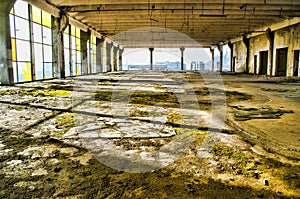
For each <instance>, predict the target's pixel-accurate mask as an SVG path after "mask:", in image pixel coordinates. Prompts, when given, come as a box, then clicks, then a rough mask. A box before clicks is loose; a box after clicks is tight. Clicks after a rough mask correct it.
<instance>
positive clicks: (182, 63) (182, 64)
mask: <svg viewBox="0 0 300 199" xmlns="http://www.w3.org/2000/svg"><path fill="white" fill-rule="evenodd" d="M184 50H185V48H184V47H181V48H180V51H181V61H180V70H184V67H183V66H184V58H183V52H184Z"/></svg>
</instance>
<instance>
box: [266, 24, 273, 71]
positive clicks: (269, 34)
mask: <svg viewBox="0 0 300 199" xmlns="http://www.w3.org/2000/svg"><path fill="white" fill-rule="evenodd" d="M266 37H267V39H268V40H269V53H268V68H269V70H268V75H270V76H272V73H273V70H272V69H273V51H274V32H272V31H271V29H270V28H268V29H267V30H266Z"/></svg>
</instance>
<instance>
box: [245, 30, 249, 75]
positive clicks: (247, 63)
mask: <svg viewBox="0 0 300 199" xmlns="http://www.w3.org/2000/svg"><path fill="white" fill-rule="evenodd" d="M243 42H244V44H245V46H246V69H245V73H247V74H248V73H249V56H250V39H249V38H247V37H246V36H244V37H243Z"/></svg>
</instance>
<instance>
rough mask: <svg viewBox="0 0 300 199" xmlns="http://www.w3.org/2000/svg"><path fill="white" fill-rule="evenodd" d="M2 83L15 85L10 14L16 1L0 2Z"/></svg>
mask: <svg viewBox="0 0 300 199" xmlns="http://www.w3.org/2000/svg"><path fill="white" fill-rule="evenodd" d="M0 3H1V6H0V26H1V28H0V83H1V84H2V85H13V84H14V74H13V68H12V57H11V56H12V47H11V39H10V24H9V12H10V10H11V8H12V7H13V5H14V3H15V0H9V1H5V0H0Z"/></svg>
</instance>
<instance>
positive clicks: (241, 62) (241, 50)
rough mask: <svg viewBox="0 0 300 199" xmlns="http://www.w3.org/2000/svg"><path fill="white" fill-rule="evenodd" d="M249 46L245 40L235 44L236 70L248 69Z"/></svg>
mask: <svg viewBox="0 0 300 199" xmlns="http://www.w3.org/2000/svg"><path fill="white" fill-rule="evenodd" d="M246 54H247V48H246V46H245V44H244V43H243V41H242V40H241V41H238V42H236V43H234V45H233V57H236V59H235V72H244V71H245V69H246Z"/></svg>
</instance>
